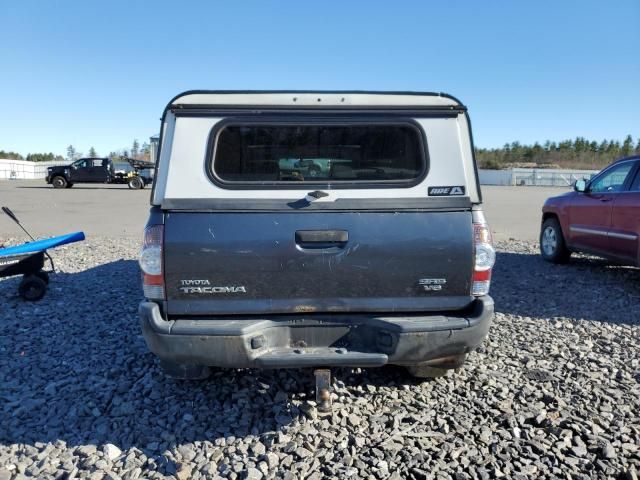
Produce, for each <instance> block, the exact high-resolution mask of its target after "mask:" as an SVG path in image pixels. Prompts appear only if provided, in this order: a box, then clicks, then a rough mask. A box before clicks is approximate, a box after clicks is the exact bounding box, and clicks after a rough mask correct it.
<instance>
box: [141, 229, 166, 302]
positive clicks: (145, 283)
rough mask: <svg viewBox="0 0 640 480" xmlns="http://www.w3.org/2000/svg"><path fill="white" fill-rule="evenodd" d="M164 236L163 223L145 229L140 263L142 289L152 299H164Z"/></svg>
mask: <svg viewBox="0 0 640 480" xmlns="http://www.w3.org/2000/svg"><path fill="white" fill-rule="evenodd" d="M163 237H164V226H163V225H152V226H150V227H147V228H145V230H144V239H143V241H142V250H140V259H139V260H138V263H139V264H140V268H141V269H142V290H143V292H144V296H145V297H146V298H148V299H150V300H164V276H163V271H162V244H163Z"/></svg>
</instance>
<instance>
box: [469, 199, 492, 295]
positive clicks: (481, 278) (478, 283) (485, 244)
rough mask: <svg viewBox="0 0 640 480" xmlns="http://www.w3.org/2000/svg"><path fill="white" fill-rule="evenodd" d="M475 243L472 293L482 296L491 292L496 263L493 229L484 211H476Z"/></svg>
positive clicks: (474, 224) (474, 225)
mask: <svg viewBox="0 0 640 480" xmlns="http://www.w3.org/2000/svg"><path fill="white" fill-rule="evenodd" d="M473 243H474V251H475V264H474V267H473V283H472V287H471V294H472V295H474V296H476V297H480V296H482V295H487V294H488V293H489V288H490V287H491V269H492V268H493V265H494V264H495V263H496V251H495V250H494V248H493V241H492V239H491V230H489V225H487V222H486V221H485V220H484V215H483V214H482V212H480V211H478V212H474V223H473Z"/></svg>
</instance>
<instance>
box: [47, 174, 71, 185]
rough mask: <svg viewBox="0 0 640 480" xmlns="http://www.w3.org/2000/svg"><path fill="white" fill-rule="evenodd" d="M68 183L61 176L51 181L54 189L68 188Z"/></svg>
mask: <svg viewBox="0 0 640 480" xmlns="http://www.w3.org/2000/svg"><path fill="white" fill-rule="evenodd" d="M67 183H68V182H67V179H66V178H64V177H61V176H60V175H58V176H57V177H53V179H52V180H51V185H53V188H66V186H67Z"/></svg>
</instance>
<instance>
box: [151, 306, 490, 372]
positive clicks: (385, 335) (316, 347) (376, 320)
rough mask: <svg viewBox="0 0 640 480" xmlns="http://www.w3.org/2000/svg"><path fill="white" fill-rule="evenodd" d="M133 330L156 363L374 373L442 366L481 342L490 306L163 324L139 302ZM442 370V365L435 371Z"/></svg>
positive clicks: (154, 310)
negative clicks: (345, 369)
mask: <svg viewBox="0 0 640 480" xmlns="http://www.w3.org/2000/svg"><path fill="white" fill-rule="evenodd" d="M139 313H140V323H141V326H142V332H143V335H144V338H145V340H146V342H147V345H148V346H149V349H150V350H151V351H152V352H153V353H155V354H156V355H157V356H158V357H159V358H160V359H161V360H164V361H169V362H174V363H179V364H188V365H207V366H216V367H231V368H251V367H257V368H302V367H320V366H324V367H334V366H335V367H337V366H342V367H378V366H382V365H386V364H395V365H416V364H419V363H424V362H431V363H434V364H436V363H438V362H445V361H446V360H447V359H448V358H450V357H453V356H457V355H461V354H465V353H468V352H470V351H471V350H473V349H475V348H476V347H478V346H479V345H480V343H482V341H483V340H484V338H485V337H486V336H487V333H488V331H489V326H490V324H491V320H492V319H493V299H492V298H491V297H488V296H486V297H481V298H479V299H477V300H475V301H474V303H473V304H472V306H471V307H470V308H469V309H467V310H465V311H464V312H460V313H458V312H456V313H454V314H448V315H444V314H438V313H436V314H430V315H416V316H407V315H406V314H404V315H363V314H348V313H345V314H342V313H341V314H328V315H304V316H300V315H283V316H270V317H268V318H264V319H256V318H253V317H252V318H250V319H247V318H233V317H232V318H228V319H211V318H208V319H202V318H200V319H197V320H194V319H184V320H182V319H177V320H169V321H167V320H165V319H164V318H163V317H162V314H161V312H160V308H159V306H158V305H157V304H155V303H152V302H142V303H141V304H140V308H139ZM443 365H444V363H443Z"/></svg>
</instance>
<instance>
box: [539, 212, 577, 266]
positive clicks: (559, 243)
mask: <svg viewBox="0 0 640 480" xmlns="http://www.w3.org/2000/svg"><path fill="white" fill-rule="evenodd" d="M540 255H542V258H543V259H545V260H546V261H547V262H551V263H567V262H568V261H569V257H570V256H571V252H570V251H569V249H567V245H566V244H565V242H564V236H563V235H562V227H561V226H560V222H558V219H557V218H555V217H551V218H547V219H546V220H545V221H544V223H543V224H542V229H541V230H540Z"/></svg>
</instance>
